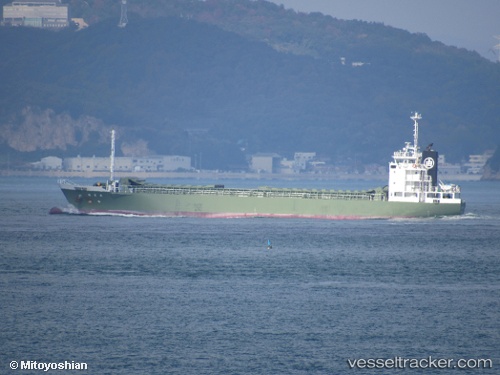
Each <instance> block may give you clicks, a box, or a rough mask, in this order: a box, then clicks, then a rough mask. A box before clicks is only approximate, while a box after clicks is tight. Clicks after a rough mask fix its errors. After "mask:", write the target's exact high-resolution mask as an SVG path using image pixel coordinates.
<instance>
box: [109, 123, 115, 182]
mask: <svg viewBox="0 0 500 375" xmlns="http://www.w3.org/2000/svg"><path fill="white" fill-rule="evenodd" d="M109 174H110V176H109V179H110V181H111V182H112V181H113V179H114V177H115V176H114V174H115V129H113V130H111V155H110V157H109Z"/></svg>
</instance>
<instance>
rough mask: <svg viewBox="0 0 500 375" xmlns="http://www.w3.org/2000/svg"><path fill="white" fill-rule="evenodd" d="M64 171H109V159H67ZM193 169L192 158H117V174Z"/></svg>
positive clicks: (163, 156)
mask: <svg viewBox="0 0 500 375" xmlns="http://www.w3.org/2000/svg"><path fill="white" fill-rule="evenodd" d="M63 169H64V170H66V171H77V172H106V171H109V158H108V157H95V156H93V157H81V156H77V157H76V158H65V159H64V161H63ZM189 169H191V158H190V157H188V156H178V155H158V156H149V157H141V158H138V157H115V167H114V170H115V172H169V171H176V170H189Z"/></svg>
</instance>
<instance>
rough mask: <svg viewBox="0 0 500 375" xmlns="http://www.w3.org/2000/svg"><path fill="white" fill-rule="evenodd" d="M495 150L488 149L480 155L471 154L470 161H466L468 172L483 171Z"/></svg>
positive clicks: (476, 172)
mask: <svg viewBox="0 0 500 375" xmlns="http://www.w3.org/2000/svg"><path fill="white" fill-rule="evenodd" d="M493 153H494V150H487V151H485V152H484V153H482V154H480V155H469V161H468V162H467V163H465V167H466V168H467V173H468V174H480V173H483V168H484V166H485V165H486V162H487V161H488V159H489V158H491V157H492V156H493Z"/></svg>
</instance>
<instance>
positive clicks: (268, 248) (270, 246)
mask: <svg viewBox="0 0 500 375" xmlns="http://www.w3.org/2000/svg"><path fill="white" fill-rule="evenodd" d="M272 248H273V245H271V240H267V250H271V249H272Z"/></svg>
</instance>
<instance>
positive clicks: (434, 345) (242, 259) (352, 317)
mask: <svg viewBox="0 0 500 375" xmlns="http://www.w3.org/2000/svg"><path fill="white" fill-rule="evenodd" d="M194 183H195V184H197V185H198V184H202V185H203V184H205V182H204V181H201V182H200V181H196V182H194ZM218 183H221V182H220V181H219V182H218ZM222 183H225V184H226V185H229V184H231V185H237V186H258V185H272V186H290V184H291V183H289V182H281V183H278V182H265V183H264V184H262V183H261V182H255V181H240V182H233V181H230V183H228V182H225V181H223V182H222ZM339 184H340V186H339ZM349 184H351V185H350V186H351V190H354V189H358V188H369V187H374V186H375V187H376V186H378V185H380V184H379V183H377V182H374V183H370V182H341V183H336V182H324V181H318V182H305V183H303V184H302V186H306V187H313V186H314V187H318V188H320V189H321V188H328V189H329V188H341V189H344V190H345V189H349V188H350V187H349V186H348V185H349ZM293 185H294V186H300V183H299V182H294V183H293ZM462 190H463V197H464V198H465V199H466V200H467V208H466V214H465V215H463V216H456V217H446V218H432V219H408V220H403V219H398V220H354V221H328V220H306V219H258V218H254V219H201V218H166V217H163V218H162V217H154V218H153V217H123V216H80V215H49V214H48V212H49V209H50V208H51V207H53V206H59V207H66V206H67V203H66V201H65V200H64V197H63V195H62V193H61V192H60V190H59V189H58V186H57V184H56V181H55V180H54V179H46V178H14V177H3V178H2V179H1V180H0V194H1V198H0V322H1V327H0V328H1V329H0V373H1V374H9V373H12V374H22V373H26V374H32V373H40V372H44V369H45V368H47V369H49V372H53V373H68V374H70V373H75V372H77V373H78V372H83V373H88V374H196V375H198V374H349V373H353V374H387V373H389V374H399V373H412V374H413V373H414V374H419V373H422V374H437V373H439V374H442V373H446V374H455V373H457V374H459V373H460V374H463V373H474V374H476V373H477V374H483V373H484V374H498V373H500V184H499V183H498V182H496V183H494V182H467V183H463V184H462ZM268 240H271V241H272V249H267V241H268ZM441 360H442V361H441ZM459 360H464V361H462V362H458V361H459ZM480 360H489V362H480ZM363 361H364V362H363ZM398 361H399V362H398ZM437 361H441V362H437ZM443 361H444V362H443ZM403 363H405V366H406V368H405V369H403V368H402V367H401V366H403ZM58 364H63V366H66V367H64V368H66V370H56V369H55V368H56V367H57V365H58ZM79 364H82V366H83V364H85V365H86V366H87V370H84V371H78V370H71V366H73V368H75V366H76V365H79ZM391 364H392V366H391ZM410 364H413V365H414V367H415V366H416V367H420V369H418V368H413V369H412V370H409V366H410ZM439 364H446V365H448V364H449V367H450V368H447V369H446V370H444V369H443V368H438V365H439ZM16 365H17V369H15V370H13V368H15V367H16ZM398 365H399V366H398ZM459 365H460V366H468V370H462V369H460V370H459V369H458V367H457V366H459ZM30 366H31V367H30ZM43 366H46V367H43ZM51 366H52V367H51ZM482 367H488V368H482ZM490 367H492V368H490Z"/></svg>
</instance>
